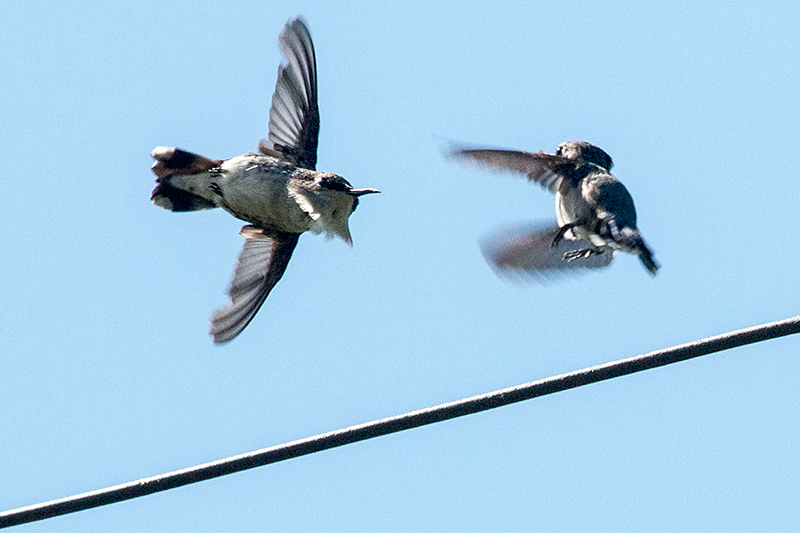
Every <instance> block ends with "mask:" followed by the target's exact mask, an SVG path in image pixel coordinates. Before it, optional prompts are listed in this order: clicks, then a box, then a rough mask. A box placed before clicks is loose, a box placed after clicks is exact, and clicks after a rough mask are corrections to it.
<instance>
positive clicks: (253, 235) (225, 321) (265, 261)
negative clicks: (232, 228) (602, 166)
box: [209, 226, 300, 344]
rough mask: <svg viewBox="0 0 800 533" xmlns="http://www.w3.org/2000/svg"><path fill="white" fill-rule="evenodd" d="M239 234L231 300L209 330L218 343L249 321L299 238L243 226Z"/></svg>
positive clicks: (259, 306) (277, 277) (268, 291)
mask: <svg viewBox="0 0 800 533" xmlns="http://www.w3.org/2000/svg"><path fill="white" fill-rule="evenodd" d="M240 234H241V235H242V237H244V238H245V241H244V246H242V250H241V252H239V259H238V261H237V263H236V269H235V270H234V272H233V280H232V281H231V286H230V289H229V290H228V295H229V296H230V299H231V301H230V303H229V304H228V305H226V306H224V307H221V308H219V309H218V310H217V311H216V312H215V313H214V316H212V317H211V331H210V332H209V333H210V334H211V336H212V337H214V343H216V344H220V343H223V342H228V341H229V340H231V339H233V338H234V337H236V336H237V335H238V334H239V333H241V332H242V330H243V329H244V328H245V327H246V326H247V324H249V323H250V321H251V320H252V319H253V317H254V316H255V315H256V313H257V312H258V310H259V309H260V308H261V304H263V303H264V300H266V299H267V296H268V295H269V293H270V291H271V290H272V288H273V287H274V286H275V284H276V283H278V281H279V280H280V279H281V276H283V273H284V272H285V271H286V265H288V264H289V259H290V258H291V257H292V252H293V251H294V248H295V246H297V239H298V238H299V237H300V234H299V233H285V232H275V231H268V230H265V229H262V228H257V227H255V226H245V227H243V228H242V230H241V232H240Z"/></svg>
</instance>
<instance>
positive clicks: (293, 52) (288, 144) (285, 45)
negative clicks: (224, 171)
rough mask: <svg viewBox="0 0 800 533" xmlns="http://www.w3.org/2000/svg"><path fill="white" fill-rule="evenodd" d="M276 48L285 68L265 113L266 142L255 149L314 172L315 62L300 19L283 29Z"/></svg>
mask: <svg viewBox="0 0 800 533" xmlns="http://www.w3.org/2000/svg"><path fill="white" fill-rule="evenodd" d="M278 45H279V46H280V47H281V50H282V51H283V55H285V56H286V60H287V64H286V65H281V66H280V67H279V68H278V82H277V83H276V84H275V93H274V94H273V95H272V107H271V108H270V110H269V138H268V139H262V140H261V142H259V143H258V149H259V150H260V151H261V152H262V153H264V154H266V155H271V156H274V157H280V158H282V159H286V160H287V161H290V162H291V163H293V164H295V165H297V166H299V167H303V168H307V169H310V170H316V166H317V140H318V139H319V107H317V61H316V58H315V56H314V43H313V42H312V41H311V35H310V34H309V33H308V28H307V27H306V25H305V23H304V22H303V21H302V20H301V19H295V20H293V21H291V22H289V23H288V24H286V26H285V27H284V28H283V31H282V32H281V34H280V37H278Z"/></svg>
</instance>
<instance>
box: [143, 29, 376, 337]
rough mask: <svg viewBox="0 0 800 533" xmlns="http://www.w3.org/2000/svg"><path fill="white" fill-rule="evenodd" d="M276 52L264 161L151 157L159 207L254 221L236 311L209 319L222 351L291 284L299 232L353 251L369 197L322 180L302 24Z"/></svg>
mask: <svg viewBox="0 0 800 533" xmlns="http://www.w3.org/2000/svg"><path fill="white" fill-rule="evenodd" d="M278 45H279V46H280V48H281V50H282V51H283V54H284V55H285V56H286V59H287V64H286V65H281V66H280V67H279V68H278V82H277V84H276V86H275V93H274V94H273V96H272V107H271V108H270V111H269V138H268V139H267V140H264V139H262V140H261V142H260V143H259V146H258V148H259V151H260V152H261V154H252V153H251V154H247V155H241V156H238V157H234V158H232V159H228V160H221V159H209V158H207V157H203V156H201V155H197V154H193V153H190V152H186V151H184V150H180V149H178V148H167V147H163V146H159V147H157V148H156V149H155V150H153V152H152V154H151V156H152V157H153V158H154V159H155V160H156V162H155V163H154V164H153V169H152V170H153V172H154V173H155V175H156V176H157V179H156V182H157V184H158V185H157V186H156V188H155V189H154V190H153V195H152V197H151V200H152V202H153V203H154V204H156V205H158V206H160V207H163V208H165V209H169V210H171V211H197V210H201V209H211V208H214V207H221V208H223V209H224V210H226V211H228V212H229V213H230V214H232V215H233V216H235V217H236V218H239V219H241V220H244V221H246V222H249V223H250V224H249V225H247V226H244V227H243V228H242V230H241V231H240V234H241V235H242V237H244V239H245V242H244V246H243V247H242V250H241V252H240V253H239V258H238V262H237V264H236V268H235V269H234V274H233V280H232V281H231V286H230V289H229V291H228V294H229V296H230V303H229V304H228V305H226V306H224V307H221V308H220V309H218V310H217V311H216V312H215V313H214V315H213V316H212V318H211V330H210V332H209V333H210V334H211V336H212V337H213V338H214V342H215V343H218V344H219V343H223V342H228V341H230V340H231V339H233V338H234V337H236V336H237V335H238V334H239V333H241V332H242V330H243V329H244V328H245V326H247V324H249V323H250V321H251V320H252V319H253V317H254V316H255V314H256V313H257V312H258V310H259V308H260V307H261V305H262V304H263V303H264V300H265V299H266V298H267V296H268V295H269V293H270V291H271V290H272V288H273V287H274V286H275V284H276V283H278V281H279V280H280V279H281V276H283V273H284V271H285V270H286V265H287V264H288V263H289V259H290V258H291V257H292V252H293V251H294V248H295V246H296V245H297V240H298V238H299V237H300V234H301V233H303V232H305V231H312V232H314V233H325V234H326V236H327V237H329V238H330V237H333V236H339V237H341V238H342V239H343V240H344V241H345V242H347V243H348V244H350V245H351V246H352V243H353V241H352V238H351V236H350V229H349V226H348V219H349V217H350V215H351V214H352V213H353V211H355V209H356V206H357V205H358V199H359V197H360V196H362V195H364V194H370V193H377V192H380V191H378V190H376V189H354V188H353V187H352V186H351V185H350V184H349V183H348V182H347V180H345V179H344V178H342V177H341V176H338V175H336V174H332V173H330V172H318V171H317V170H316V168H315V167H316V163H317V139H318V136H319V109H318V107H317V65H316V59H315V56H314V45H313V43H312V41H311V35H310V34H309V32H308V28H306V25H305V24H304V23H303V21H302V20H300V19H296V20H293V21H291V22H289V23H287V24H286V26H285V27H284V29H283V31H282V32H281V34H280V37H279V38H278Z"/></svg>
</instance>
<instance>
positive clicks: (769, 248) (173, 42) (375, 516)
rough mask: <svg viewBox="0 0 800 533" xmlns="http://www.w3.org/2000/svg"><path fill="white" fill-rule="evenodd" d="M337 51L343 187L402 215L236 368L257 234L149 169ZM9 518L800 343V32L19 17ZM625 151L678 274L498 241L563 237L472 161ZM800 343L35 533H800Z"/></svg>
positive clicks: (254, 332) (382, 221)
mask: <svg viewBox="0 0 800 533" xmlns="http://www.w3.org/2000/svg"><path fill="white" fill-rule="evenodd" d="M297 15H302V16H303V17H304V18H305V19H306V21H307V22H308V25H309V28H310V30H311V34H312V36H313V38H314V42H315V45H316V51H317V61H318V73H319V97H320V101H319V104H320V113H321V134H320V143H319V160H318V168H319V169H320V170H329V171H332V172H336V173H338V174H341V175H343V176H344V177H346V178H347V179H348V180H349V181H350V182H351V183H352V184H353V185H354V186H355V187H375V188H378V189H381V190H382V191H383V193H382V194H380V195H374V196H369V197H365V198H364V199H363V201H362V202H361V205H360V206H359V209H358V211H357V212H356V213H355V214H354V215H353V216H352V218H351V223H350V227H351V231H352V234H353V239H354V247H353V248H349V247H348V246H347V245H346V244H344V243H343V242H341V241H327V240H325V239H323V238H321V237H319V236H315V235H304V236H303V237H302V238H301V239H300V243H299V245H298V247H297V250H296V251H295V254H294V256H293V258H292V261H291V263H290V265H289V268H288V270H287V273H286V275H285V276H284V278H283V280H282V281H281V282H280V283H279V284H278V285H277V287H276V289H275V290H274V291H273V293H272V294H271V295H270V297H269V299H268V300H267V302H266V304H265V305H264V307H263V308H262V310H261V311H260V312H259V314H258V316H257V317H256V318H255V320H254V321H253V323H252V324H251V325H250V326H249V327H248V328H247V329H246V330H245V331H244V333H243V334H242V335H241V336H240V337H239V338H237V339H235V340H234V341H233V342H231V343H230V344H228V345H225V346H222V347H217V346H213V345H212V343H211V340H210V338H209V337H208V336H207V334H206V331H207V328H208V318H209V316H210V315H211V313H212V311H213V310H214V309H215V308H216V307H217V306H219V305H221V304H223V303H224V302H225V301H226V297H225V290H226V286H227V283H228V281H229V279H230V275H231V272H232V268H233V266H234V262H235V258H236V254H237V252H238V250H239V248H240V246H241V238H240V237H239V236H238V234H237V232H238V230H239V228H240V227H241V225H242V223H241V222H240V221H238V220H236V219H234V218H233V217H231V216H230V215H228V214H227V213H224V212H222V211H211V212H201V213H185V214H178V213H170V212H167V211H165V210H162V209H159V208H157V207H155V206H153V205H151V204H150V202H149V196H150V192H151V190H152V187H153V181H154V176H153V175H152V174H151V173H150V171H149V167H150V164H151V160H150V158H149V152H150V150H151V149H152V148H154V147H155V146H157V145H176V146H179V147H181V148H184V149H188V150H192V151H195V152H198V153H200V154H203V155H207V156H210V157H215V158H228V157H233V156H236V155H240V154H242V153H246V152H248V151H252V150H255V149H256V147H257V143H258V140H259V139H260V138H262V137H265V136H266V134H267V122H268V112H269V103H270V98H271V94H272V90H273V88H274V84H275V75H276V72H277V68H278V64H279V63H280V61H281V60H282V57H281V55H280V52H279V50H278V47H277V45H276V39H277V36H278V34H279V32H280V30H281V28H282V27H283V25H284V23H285V22H286V21H287V20H289V19H290V18H293V17H295V16H297ZM0 19H1V20H2V21H3V26H4V29H3V31H2V32H0V67H2V71H3V75H2V76H0V101H2V106H0V121H1V122H2V127H0V154H2V159H3V161H4V172H3V174H4V179H3V196H4V199H5V201H4V202H3V207H2V211H3V216H2V220H3V222H2V229H3V231H2V238H0V260H1V261H2V266H3V273H4V275H3V279H2V282H0V286H1V287H2V298H1V299H0V353H2V357H0V379H2V387H0V427H2V428H3V430H2V431H0V471H2V472H3V481H2V483H0V510H7V509H11V508H15V507H19V506H23V505H29V504H33V503H38V502H41V501H46V500H51V499H55V498H59V497H65V496H69V495H73V494H77V493H81V492H85V491H89V490H93V489H99V488H103V487H107V486H110V485H114V484H118V483H123V482H127V481H132V480H135V479H138V478H142V477H147V476H152V475H156V474H160V473H164V472H167V471H172V470H176V469H179V468H184V467H188V466H193V465H195V464H199V463H203V462H206V461H211V460H215V459H220V458H223V457H227V456H230V455H234V454H238V453H243V452H248V451H252V450H255V449H259V448H263V447H266V446H272V445H275V444H280V443H283V442H286V441H290V440H293V439H298V438H303V437H307V436H311V435H314V434H317V433H321V432H325V431H330V430H334V429H338V428H341V427H344V426H348V425H352V424H357V423H361V422H366V421H369V420H373V419H377V418H382V417H386V416H391V415H395V414H399V413H403V412H407V411H410V410H414V409H419V408H423V407H427V406H430V405H435V404H438V403H443V402H447V401H452V400H456V399H460V398H463V397H466V396H470V395H474V394H480V393H483V392H488V391H492V390H495V389H499V388H503V387H507V386H512V385H517V384H520V383H524V382H527V381H532V380H535V379H539V378H544V377H548V376H551V375H554V374H558V373H561V372H566V371H571V370H575V369H579V368H582V367H585V366H590V365H594V364H598V363H603V362H606V361H610V360H614V359H619V358H623V357H630V356H633V355H637V354H639V353H643V352H647V351H650V350H655V349H660V348H665V347H669V346H672V345H674V344H678V343H683V342H688V341H691V340H695V339H698V338H702V337H705V336H709V335H714V334H718V333H723V332H726V331H731V330H734V329H739V328H742V327H747V326H751V325H755V324H759V323H762V322H768V321H772V320H777V319H781V318H786V317H790V316H794V315H797V314H798V305H797V302H798V278H797V267H796V265H797V264H798V261H799V260H800V248H798V246H797V245H796V244H795V241H796V235H795V233H796V229H797V228H798V227H799V226H800V214H798V209H797V205H798V203H800V192H798V190H799V189H798V187H797V183H796V182H797V169H796V165H795V159H796V156H797V154H798V152H799V151H800V114H799V113H798V109H800V106H798V92H797V87H798V82H799V81H800V64H799V63H798V61H797V58H798V57H799V56H800V35H798V32H797V29H796V26H797V21H798V20H800V7H798V4H797V3H796V2H768V3H766V4H764V3H761V4H757V5H755V4H754V5H744V4H739V5H730V6H720V5H719V3H717V2H668V3H662V4H658V5H655V4H642V5H639V6H631V5H627V4H626V3H616V2H577V3H572V4H569V5H566V4H565V3H564V2H556V1H554V2H539V3H527V2H491V3H485V4H481V3H475V2H468V3H462V4H458V5H456V4H438V3H430V2H397V3H381V4H372V3H358V2H349V3H347V4H342V5H336V4H335V3H331V2H291V3H290V2H270V3H264V2H238V3H233V4H230V3H229V4H226V5H217V4H216V3H211V2H199V3H172V4H166V5H161V4H158V3H149V2H127V1H124V0H123V1H120V2H115V3H113V5H111V4H109V5H102V6H101V5H93V4H90V3H74V2H73V3H69V2H53V3H49V4H47V5H40V4H36V3H30V2H28V3H26V2H15V3H8V2H6V3H4V4H3V6H2V7H0ZM567 140H587V141H591V142H593V143H595V144H597V145H599V146H601V147H602V148H604V149H605V150H606V151H607V152H609V153H610V154H611V156H612V157H613V158H614V161H615V167H614V172H615V174H616V175H617V176H618V177H619V178H620V179H621V180H622V181H623V182H624V183H625V184H626V186H627V187H628V190H629V191H630V192H631V194H632V195H633V197H634V200H635V202H636V207H637V210H638V214H639V226H640V229H641V230H642V232H643V233H644V235H645V237H646V238H647V240H648V242H649V244H650V245H651V246H652V247H653V249H654V250H655V253H656V257H657V259H658V260H659V261H660V263H661V265H662V270H661V271H660V272H659V275H658V276H657V277H656V278H651V277H650V276H649V275H648V274H647V272H646V271H645V270H644V269H643V268H642V266H641V265H640V264H639V262H638V261H637V260H636V259H635V258H633V257H630V256H621V257H619V258H618V259H617V260H616V261H615V262H614V264H613V265H612V266H611V267H610V268H609V269H607V270H605V271H602V272H598V273H591V274H587V275H584V276H580V277H576V278H572V279H568V280H563V281H561V282H558V283H551V284H547V285H545V286H541V285H530V284H528V285H524V284H523V285H520V284H514V283H509V282H507V281H504V280H502V279H499V278H497V277H496V276H495V275H494V274H493V272H492V270H491V269H490V268H489V267H488V266H487V264H486V263H485V261H484V260H483V258H482V256H481V254H480V252H479V246H478V243H479V241H480V240H481V239H482V238H483V237H484V236H486V235H488V234H491V232H492V231H493V230H495V229H497V228H500V227H503V226H507V225H509V224H516V223H520V222H525V221H530V220H546V219H548V218H554V216H555V212H554V201H553V198H552V197H551V196H550V195H549V194H547V193H545V192H543V191H541V190H540V189H539V188H538V187H536V186H532V185H530V184H528V183H526V182H525V180H523V179H518V178H514V177H509V176H504V175H501V174H494V173H491V172H487V171H484V170H479V169H475V168H471V167H467V166H463V165H461V164H459V163H458V162H454V161H451V160H447V159H445V158H443V157H442V152H441V151H442V147H443V146H444V145H446V143H447V142H449V141H455V142H462V143H468V144H478V145H490V146H496V147H505V148H515V149H522V150H531V151H536V150H539V149H544V150H547V151H551V152H552V151H554V150H555V148H556V146H557V145H558V144H559V143H561V142H563V141H567ZM798 342H800V341H798V339H795V338H791V337H790V338H787V339H782V340H777V341H770V342H767V343H762V344H758V345H754V346H749V347H746V348H741V349H737V350H734V351H730V352H725V353H722V354H717V355H712V356H708V357H705V358H702V359H699V360H695V361H690V362H686V363H681V364H677V365H672V366H669V367H666V368H662V369H657V370H652V371H648V372H645V373H641V374H637V375H634V376H629V377H625V378H620V379H616V380H612V381H610V382H605V383H602V384H597V385H593V386H588V387H582V388H580V389H577V390H572V391H568V392H564V393H560V394H556V395H553V396H549V397H545V398H541V399H537V400H533V401H529V402H525V403H522V404H517V405H514V406H510V407H505V408H502V409H497V410H493V411H490V412H486V413H482V414H479V415H474V416H469V417H466V418H462V419H458V420H454V421H450V422H446V423H441V424H435V425H433V426H429V427H425V428H421V429H416V430H413V431H408V432H404V433H401V434H397V435H391V436H386V437H382V438H379V439H375V440H371V441H368V442H364V443H359V444H356V445H351V446H347V447H344V448H340V449H336V450H331V451H327V452H323V453H319V454H315V455H312V456H308V457H303V458H299V459H294V460H291V461H288V462H284V463H279V464H276V465H272V466H267V467H263V468H259V469H255V470H250V471H247V472H244V473H240V474H235V475H232V476H226V477H224V478H220V479H216V480H211V481H206V482H203V483H200V484H196V485H192V486H188V487H184V488H180V489H176V490H171V491H168V492H165V493H161V494H157V495H152V496H148V497H144V498H139V499H136V500H133V501H129V502H124V503H120V504H115V505H111V506H107V507H103V508H100V509H95V510H90V511H85V512H81V513H77V514H73V515H69V516H65V517H59V518H55V519H50V520H45V521H42V522H38V523H35V524H32V525H27V526H21V527H20V530H24V531H31V532H33V531H36V532H39V531H59V532H64V531H142V530H155V531H167V530H171V531H254V530H257V531H266V530H278V531H424V530H436V531H460V532H462V531H487V530H490V531H499V530H540V531H587V530H591V531H615V532H620V531H642V530H647V531H676V530H694V531H697V530H704V531H752V530H770V531H796V530H797V529H798V528H800V498H798V494H800V455H799V454H798V453H797V447H798V441H800V432H799V431H798V425H797V419H798V414H799V413H800V395H799V394H798V388H797V377H798V375H800V359H799V358H798V357H797V353H798Z"/></svg>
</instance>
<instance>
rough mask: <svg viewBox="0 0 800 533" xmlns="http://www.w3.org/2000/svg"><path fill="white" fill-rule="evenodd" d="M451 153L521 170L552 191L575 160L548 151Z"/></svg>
mask: <svg viewBox="0 0 800 533" xmlns="http://www.w3.org/2000/svg"><path fill="white" fill-rule="evenodd" d="M451 155H453V156H455V157H461V158H465V159H471V160H473V161H476V162H478V163H483V164H485V165H489V166H492V167H494V168H497V169H502V170H511V171H514V172H520V173H522V174H525V175H526V176H527V177H528V179H529V180H531V181H533V182H535V183H538V184H539V185H541V186H542V188H543V189H547V190H549V191H550V192H552V193H555V192H556V191H557V190H558V187H559V186H560V185H561V180H562V178H563V177H564V174H565V172H566V170H567V169H568V168H569V167H571V166H573V165H574V161H571V160H570V159H567V158H565V157H561V156H558V155H554V154H548V153H547V152H536V153H532V152H519V151H515V150H495V149H489V148H456V149H453V150H452V151H451Z"/></svg>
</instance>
